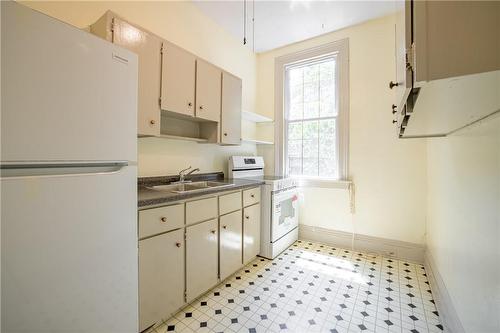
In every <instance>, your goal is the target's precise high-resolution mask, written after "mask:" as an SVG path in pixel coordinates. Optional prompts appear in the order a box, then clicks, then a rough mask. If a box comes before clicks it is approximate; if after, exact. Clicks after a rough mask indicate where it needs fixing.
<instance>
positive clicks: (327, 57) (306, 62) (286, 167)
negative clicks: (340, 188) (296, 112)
mask: <svg viewBox="0 0 500 333" xmlns="http://www.w3.org/2000/svg"><path fill="white" fill-rule="evenodd" d="M337 55H338V52H331V53H326V54H323V55H320V56H317V57H312V58H309V59H303V60H300V61H297V62H293V63H289V64H286V65H285V66H284V82H283V83H284V87H283V89H284V93H285V96H284V97H285V98H284V108H283V111H284V122H283V123H284V128H283V130H284V133H283V134H284V140H283V153H284V154H283V157H284V161H283V174H284V175H285V176H289V175H290V174H289V173H290V158H289V155H288V145H289V141H290V139H289V133H288V128H289V124H293V123H302V124H303V123H304V122H312V121H317V122H318V148H317V149H318V150H317V157H316V159H317V161H318V171H317V174H316V175H315V176H306V175H303V173H304V159H307V158H305V157H304V137H303V135H302V136H301V143H302V144H301V150H302V152H301V157H300V159H301V175H292V176H295V177H314V178H323V179H339V178H340V177H341V173H342V171H341V170H340V169H341V161H340V154H339V149H340V143H339V138H340V137H339V124H338V119H339V113H340V110H339V86H340V82H339V61H338V56H337ZM331 60H333V61H334V63H335V70H334V78H333V80H334V89H335V92H334V96H335V112H334V113H335V115H333V116H331V115H328V116H323V117H321V109H320V110H319V116H318V117H313V118H304V113H302V119H289V111H290V106H291V105H290V104H291V103H290V78H289V75H290V70H292V69H296V68H304V67H308V66H313V65H320V64H322V63H325V62H327V61H331ZM319 75H321V72H320V73H319ZM318 88H319V89H321V86H320V85H319V86H318ZM318 103H321V96H319V100H318ZM302 112H304V111H302ZM321 120H335V127H334V131H335V155H334V157H333V158H334V161H335V164H336V165H335V166H334V168H335V175H332V176H322V175H320V171H319V170H320V163H319V161H320V160H321V159H324V158H325V157H323V156H322V155H321V154H320V153H321V152H320V147H321V145H320V142H319V140H320V137H321V135H320V128H319V122H320V121H321Z"/></svg>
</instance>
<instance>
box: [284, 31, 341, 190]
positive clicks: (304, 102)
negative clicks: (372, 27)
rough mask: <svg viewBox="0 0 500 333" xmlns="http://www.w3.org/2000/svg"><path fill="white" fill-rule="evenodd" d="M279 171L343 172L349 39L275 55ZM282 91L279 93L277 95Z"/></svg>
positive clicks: (323, 175) (319, 175) (305, 174)
mask: <svg viewBox="0 0 500 333" xmlns="http://www.w3.org/2000/svg"><path fill="white" fill-rule="evenodd" d="M276 64H277V70H279V73H278V74H279V75H278V76H277V77H278V78H280V79H281V81H282V82H281V84H280V82H278V81H277V82H276V83H277V88H278V89H279V90H278V89H277V91H276V93H277V97H278V101H279V100H281V101H282V102H281V105H279V104H280V103H277V105H276V107H277V110H276V119H279V120H280V121H279V123H280V124H278V126H277V132H278V133H277V135H276V138H275V139H276V140H275V141H276V142H275V143H278V145H279V147H278V149H277V151H276V153H277V158H276V162H277V169H278V170H277V171H278V172H279V174H285V175H289V176H299V177H314V178H323V179H336V180H339V179H345V178H346V176H347V121H348V119H347V115H348V112H347V105H348V104H347V96H348V94H347V92H348V85H347V40H343V41H340V42H335V43H331V44H328V45H324V46H321V47H318V48H315V49H311V50H306V51H303V52H301V53H298V54H293V55H288V56H285V57H282V58H278V59H277V62H276ZM280 93H281V95H280Z"/></svg>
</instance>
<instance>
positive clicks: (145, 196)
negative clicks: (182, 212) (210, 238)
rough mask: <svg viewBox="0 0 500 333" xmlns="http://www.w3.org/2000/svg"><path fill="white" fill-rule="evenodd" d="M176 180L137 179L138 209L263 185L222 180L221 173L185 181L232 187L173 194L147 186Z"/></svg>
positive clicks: (243, 181)
mask: <svg viewBox="0 0 500 333" xmlns="http://www.w3.org/2000/svg"><path fill="white" fill-rule="evenodd" d="M176 180H178V176H164V177H145V178H139V180H138V186H137V199H138V208H139V209H143V208H147V207H149V206H157V205H161V204H165V203H170V202H174V201H180V200H186V199H192V198H196V197H202V196H205V195H207V194H213V193H220V192H227V191H234V190H241V189H246V188H251V187H255V186H259V185H262V184H264V182H263V181H260V180H251V179H243V178H224V174H223V173H215V174H214V173H211V174H197V175H193V176H192V177H186V180H191V181H205V180H210V181H218V182H224V183H229V184H233V186H224V187H219V188H217V187H215V188H208V189H204V190H202V191H196V192H192V193H189V192H188V193H173V192H168V191H162V190H153V189H151V188H149V187H148V186H154V185H165V184H168V183H170V182H172V181H176Z"/></svg>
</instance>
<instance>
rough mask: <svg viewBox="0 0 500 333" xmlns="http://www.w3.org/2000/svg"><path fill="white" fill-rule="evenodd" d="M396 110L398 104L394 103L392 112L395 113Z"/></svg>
mask: <svg viewBox="0 0 500 333" xmlns="http://www.w3.org/2000/svg"><path fill="white" fill-rule="evenodd" d="M396 112H397V111H396V105H394V104H392V114H395V113H396Z"/></svg>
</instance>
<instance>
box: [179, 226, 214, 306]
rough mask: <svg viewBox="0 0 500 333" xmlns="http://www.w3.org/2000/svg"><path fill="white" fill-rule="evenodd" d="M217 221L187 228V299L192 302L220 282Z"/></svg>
mask: <svg viewBox="0 0 500 333" xmlns="http://www.w3.org/2000/svg"><path fill="white" fill-rule="evenodd" d="M217 230H218V223H217V219H213V220H210V221H207V222H202V223H199V224H196V225H193V226H189V227H187V228H186V298H187V301H188V302H191V301H192V300H193V299H195V298H196V297H198V296H200V295H201V294H203V293H204V292H206V291H207V290H208V289H210V288H211V287H213V286H215V285H216V284H217V282H218V276H217V275H218V274H217V273H218V247H219V244H218V232H217Z"/></svg>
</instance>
